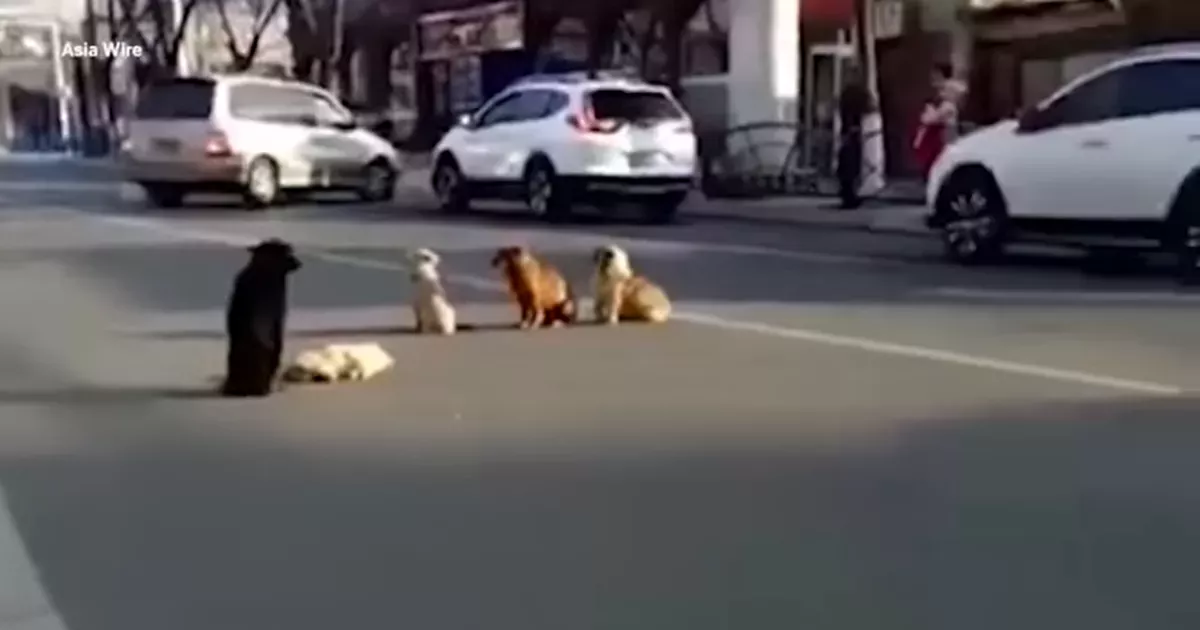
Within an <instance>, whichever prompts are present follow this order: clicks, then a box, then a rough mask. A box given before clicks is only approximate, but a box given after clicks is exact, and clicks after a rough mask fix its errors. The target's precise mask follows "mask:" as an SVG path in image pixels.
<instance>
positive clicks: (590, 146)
mask: <svg viewBox="0 0 1200 630" xmlns="http://www.w3.org/2000/svg"><path fill="white" fill-rule="evenodd" d="M433 155H434V162H433V172H432V176H431V184H432V186H433V190H434V192H435V194H436V195H437V197H438V200H439V203H440V205H441V207H442V209H444V210H447V211H462V210H465V209H466V208H467V207H468V206H469V204H470V202H471V200H472V199H475V198H488V199H503V200H519V201H523V202H524V203H525V204H526V206H527V207H528V208H529V210H530V211H531V212H533V213H534V214H536V215H538V216H541V217H544V218H546V219H548V220H562V219H565V218H567V217H568V216H569V215H570V214H571V211H572V208H573V206H574V205H575V204H576V203H588V204H595V205H599V206H601V207H607V206H608V205H610V203H611V202H616V201H637V202H640V204H641V207H642V208H643V209H644V213H645V217H646V218H647V219H648V220H650V221H652V222H655V223H666V222H669V221H671V220H672V219H673V218H674V217H675V214H676V211H677V210H678V208H679V206H680V205H681V204H682V203H683V201H684V199H685V198H686V197H687V194H688V191H689V190H690V189H691V187H692V185H693V181H694V174H695V168H696V136H695V134H694V132H693V130H692V121H691V119H690V118H689V117H688V115H687V113H686V112H685V111H684V109H683V108H682V107H681V106H680V104H679V103H678V102H677V101H676V100H675V98H674V97H673V96H672V95H671V93H670V91H669V90H667V89H666V88H663V87H659V86H655V85H650V84H647V83H644V82H642V81H638V80H634V79H625V78H620V77H613V76H602V75H601V76H591V75H586V74H564V75H546V76H531V77H527V78H525V79H522V80H521V81H519V82H517V83H516V84H515V85H513V86H511V87H509V88H508V89H506V90H505V91H503V92H502V93H500V94H498V95H497V96H496V97H494V98H492V99H490V100H489V101H488V102H487V103H485V104H484V105H483V106H482V107H480V108H479V109H478V110H477V111H476V112H475V113H474V114H472V115H470V116H464V117H463V118H462V119H461V120H460V121H459V124H458V126H456V127H455V128H453V129H451V130H450V131H449V132H448V133H447V134H446V136H445V137H444V138H443V139H442V141H441V142H439V143H438V145H437V147H436V148H435V149H434V153H433Z"/></svg>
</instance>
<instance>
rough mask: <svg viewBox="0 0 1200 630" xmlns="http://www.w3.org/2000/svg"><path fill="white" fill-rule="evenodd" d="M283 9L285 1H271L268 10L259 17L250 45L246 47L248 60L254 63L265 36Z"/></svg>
mask: <svg viewBox="0 0 1200 630" xmlns="http://www.w3.org/2000/svg"><path fill="white" fill-rule="evenodd" d="M281 8H283V0H271V4H270V6H268V7H267V10H266V11H265V12H263V13H261V14H260V15H259V18H260V19H258V20H257V21H256V22H255V24H254V33H253V35H252V36H251V37H250V44H249V45H248V46H246V58H247V59H249V60H250V61H254V58H255V57H257V56H258V49H259V47H260V46H262V38H263V35H264V34H265V33H266V32H267V29H268V28H270V26H271V22H272V21H274V20H275V16H276V14H278V13H279V10H280V9H281Z"/></svg>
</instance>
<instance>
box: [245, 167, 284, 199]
mask: <svg viewBox="0 0 1200 630" xmlns="http://www.w3.org/2000/svg"><path fill="white" fill-rule="evenodd" d="M281 197H282V189H281V187H280V185H279V167H278V166H277V165H276V164H275V161H274V160H272V159H271V158H269V157H266V156H260V157H256V158H254V160H253V161H252V162H250V166H249V167H247V168H246V183H245V188H244V190H243V192H242V198H243V199H244V200H245V202H246V206H247V207H248V208H250V209H253V210H259V209H264V208H269V207H270V206H273V205H275V204H277V203H279V201H280V198H281Z"/></svg>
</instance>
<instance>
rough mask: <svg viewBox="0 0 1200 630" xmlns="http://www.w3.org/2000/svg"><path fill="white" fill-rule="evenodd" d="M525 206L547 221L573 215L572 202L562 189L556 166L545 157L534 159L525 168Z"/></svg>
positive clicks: (561, 219)
mask: <svg viewBox="0 0 1200 630" xmlns="http://www.w3.org/2000/svg"><path fill="white" fill-rule="evenodd" d="M523 183H524V187H525V207H527V208H529V211H530V212H532V213H533V214H534V215H535V216H538V217H541V218H543V219H545V220H547V221H554V222H560V221H565V220H566V219H567V218H569V217H570V216H571V202H570V200H569V199H568V198H567V195H566V191H564V190H563V189H562V186H561V185H560V182H559V180H558V176H557V175H556V174H555V173H554V168H553V167H551V166H550V164H549V163H548V162H546V160H544V159H538V160H534V161H533V162H530V164H529V166H527V167H526V168H525V177H524V180H523Z"/></svg>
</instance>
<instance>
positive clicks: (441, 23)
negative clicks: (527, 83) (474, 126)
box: [417, 0, 584, 132]
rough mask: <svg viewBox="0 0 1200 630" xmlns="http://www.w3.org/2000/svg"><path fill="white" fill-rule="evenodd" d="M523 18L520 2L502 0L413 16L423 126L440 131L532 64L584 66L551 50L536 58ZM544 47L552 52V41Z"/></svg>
mask: <svg viewBox="0 0 1200 630" xmlns="http://www.w3.org/2000/svg"><path fill="white" fill-rule="evenodd" d="M527 18H528V16H527V15H526V7H525V6H524V2H522V1H521V0H502V1H499V2H491V3H487V4H481V5H477V6H473V7H469V8H466V9H460V10H455V11H440V12H437V13H429V14H425V15H422V16H421V17H420V18H419V19H418V22H417V37H418V40H417V41H418V46H419V48H418V60H419V66H418V71H417V86H418V87H417V91H418V103H419V105H418V109H419V115H420V116H421V117H422V118H423V119H424V120H425V123H426V124H424V125H423V127H426V128H430V127H432V129H433V130H434V131H436V132H440V131H441V130H444V129H445V128H446V126H448V125H450V124H452V121H453V120H455V119H456V118H457V117H458V116H459V115H460V114H463V113H466V112H471V111H474V110H475V109H476V108H478V107H479V106H480V105H481V104H482V103H483V102H484V101H486V100H487V99H489V98H491V97H492V96H494V95H495V94H497V93H498V92H500V91H501V90H503V89H504V88H505V87H507V86H508V85H510V84H511V83H512V82H513V81H515V80H516V79H518V78H520V77H522V76H525V75H528V74H530V73H531V72H533V71H535V69H536V70H537V71H540V72H562V71H569V70H576V69H580V68H582V67H583V65H584V64H583V59H569V58H562V57H561V56H555V55H554V54H550V55H548V56H547V55H542V56H541V57H540V58H539V56H538V55H537V54H536V53H535V52H534V51H530V50H529V49H528V46H526V41H525V32H526V24H527ZM565 22H569V21H565ZM566 26H570V24H567V25H566ZM568 35H569V33H568ZM580 37H582V35H580ZM549 48H550V49H551V52H553V46H551V47H549Z"/></svg>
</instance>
